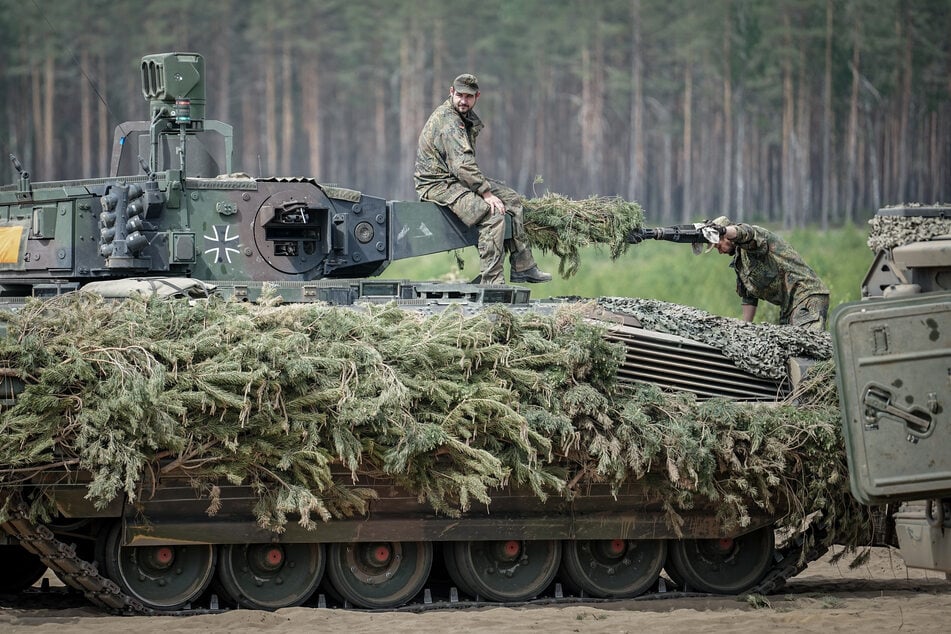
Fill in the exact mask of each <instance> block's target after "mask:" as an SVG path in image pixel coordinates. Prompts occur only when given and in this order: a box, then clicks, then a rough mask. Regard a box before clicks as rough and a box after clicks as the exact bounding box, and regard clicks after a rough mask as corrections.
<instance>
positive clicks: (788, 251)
mask: <svg viewBox="0 0 951 634" xmlns="http://www.w3.org/2000/svg"><path fill="white" fill-rule="evenodd" d="M735 226H736V239H735V240H733V241H732V242H733V244H734V245H735V246H736V252H735V254H734V255H733V261H732V262H731V263H730V266H731V267H733V269H734V270H735V271H736V292H737V294H738V295H739V296H740V298H741V300H742V303H743V304H749V305H752V306H756V305H757V304H758V303H759V300H760V299H764V300H766V301H768V302H770V303H771V304H776V305H777V306H779V309H780V315H779V323H781V324H789V325H792V326H800V327H802V328H809V329H813V330H823V329H824V328H825V323H826V316H827V314H828V312H829V289H828V288H826V285H825V284H823V283H822V280H820V279H819V276H818V275H816V272H815V271H813V270H812V269H811V268H809V265H807V264H806V263H805V262H804V261H803V259H802V257H801V256H800V255H799V254H798V253H796V251H795V250H794V249H793V248H792V247H791V246H789V244H788V243H787V242H786V241H785V240H783V239H782V238H780V237H779V236H777V235H776V234H774V233H772V232H770V231H767V230H766V229H764V228H762V227H758V226H756V225H747V224H738V225H735Z"/></svg>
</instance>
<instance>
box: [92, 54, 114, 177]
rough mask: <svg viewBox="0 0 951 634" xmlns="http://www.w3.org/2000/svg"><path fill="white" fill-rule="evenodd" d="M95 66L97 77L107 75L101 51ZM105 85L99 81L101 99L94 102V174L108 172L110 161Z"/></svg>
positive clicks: (107, 96)
mask: <svg viewBox="0 0 951 634" xmlns="http://www.w3.org/2000/svg"><path fill="white" fill-rule="evenodd" d="M96 68H97V73H98V76H99V77H107V75H106V56H105V55H104V54H102V53H100V54H99V55H98V56H97V57H96ZM107 86H108V83H107V82H105V81H103V82H101V83H100V85H99V96H101V97H102V99H100V100H99V101H97V102H96V129H97V130H98V131H99V144H98V145H99V152H98V160H97V161H96V165H95V166H94V167H95V169H96V174H108V173H109V168H110V165H111V163H112V157H111V153H112V134H113V131H112V130H110V129H109V108H107V107H106V104H107V103H109V93H108V90H107Z"/></svg>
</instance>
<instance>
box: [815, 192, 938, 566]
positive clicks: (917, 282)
mask: <svg viewBox="0 0 951 634" xmlns="http://www.w3.org/2000/svg"><path fill="white" fill-rule="evenodd" d="M871 225H872V229H871V232H870V238H869V245H870V246H871V247H872V248H873V250H874V251H875V257H874V261H873V262H872V265H871V267H870V268H869V270H868V273H867V274H866V276H865V279H864V281H863V283H862V300H861V301H858V302H853V303H850V304H844V305H842V306H840V307H838V308H837V310H836V311H834V313H833V315H832V318H831V320H830V324H831V332H832V339H833V347H834V354H835V362H836V369H837V380H838V388H839V398H840V401H841V405H842V412H843V432H844V434H845V441H846V446H847V450H848V452H847V457H848V465H849V475H850V480H851V488H852V492H853V493H854V495H855V497H856V498H857V499H858V500H860V501H861V502H862V503H865V504H871V505H893V506H898V505H900V508H899V510H898V512H897V513H896V514H895V531H896V536H897V538H898V543H899V546H900V549H901V554H902V557H903V558H904V560H905V562H906V563H907V564H908V565H909V566H912V567H917V568H927V569H934V570H943V571H946V572H949V573H951V531H949V529H951V407H949V406H951V206H949V205H943V204H935V205H920V204H912V205H909V204H905V205H895V206H890V207H885V208H883V209H881V210H879V212H878V213H877V214H876V216H875V217H874V218H873V219H872V220H871Z"/></svg>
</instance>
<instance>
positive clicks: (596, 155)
mask: <svg viewBox="0 0 951 634" xmlns="http://www.w3.org/2000/svg"><path fill="white" fill-rule="evenodd" d="M581 73H582V75H581V158H582V163H583V165H584V170H585V183H584V187H585V188H586V189H588V191H590V192H591V193H592V194H596V193H599V192H601V190H602V175H603V174H604V160H603V158H604V154H603V152H604V40H603V36H602V33H601V25H600V21H599V20H596V21H595V24H594V25H593V27H592V29H591V39H590V40H589V41H588V42H587V43H586V44H585V45H584V46H583V47H582V49H581Z"/></svg>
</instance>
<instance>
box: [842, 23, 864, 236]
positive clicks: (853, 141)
mask: <svg viewBox="0 0 951 634" xmlns="http://www.w3.org/2000/svg"><path fill="white" fill-rule="evenodd" d="M860 40H861V34H860V31H859V25H858V23H857V22H853V23H852V62H851V64H849V66H850V68H851V70H852V91H851V93H850V96H849V129H848V133H847V134H846V139H847V141H846V148H847V150H846V157H845V166H846V169H845V222H846V223H848V224H851V223H852V221H853V218H854V217H855V207H856V201H855V196H856V194H857V189H856V178H857V171H858V165H857V162H858V155H857V149H858V135H859V131H858V127H859V82H860V79H861V77H860V75H859V63H860V61H861V52H860Z"/></svg>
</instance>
